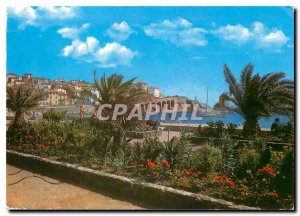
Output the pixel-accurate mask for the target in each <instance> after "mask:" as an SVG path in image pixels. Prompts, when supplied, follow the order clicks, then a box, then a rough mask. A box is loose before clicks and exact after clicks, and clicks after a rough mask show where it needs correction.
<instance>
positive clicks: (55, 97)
mask: <svg viewBox="0 0 300 216" xmlns="http://www.w3.org/2000/svg"><path fill="white" fill-rule="evenodd" d="M6 85H7V86H8V87H12V88H18V86H20V85H27V86H31V87H33V88H34V89H36V90H37V91H39V92H45V93H46V94H45V97H44V99H43V100H41V101H39V108H45V109H47V108H55V109H59V110H66V107H68V111H69V112H71V113H72V112H74V113H76V112H77V111H76V110H77V109H76V108H75V109H71V107H77V106H81V105H82V106H85V107H86V110H87V112H88V113H92V112H93V110H94V105H95V102H96V101H95V98H97V97H99V91H98V89H97V87H96V85H95V84H94V83H88V82H86V81H84V80H75V79H74V80H70V81H66V80H65V79H64V78H63V77H59V78H57V79H54V80H51V79H47V78H42V77H34V76H33V75H32V74H31V73H25V74H24V75H21V76H20V75H17V74H15V73H7V74H6ZM135 86H136V88H137V89H138V90H141V91H144V92H147V93H148V94H149V96H150V97H149V101H146V102H144V103H143V104H144V105H145V106H143V107H144V108H147V106H148V105H149V104H157V105H158V106H159V107H160V108H162V107H164V106H165V105H167V108H168V109H172V108H173V107H174V106H175V105H178V106H179V111H183V104H190V105H191V106H192V107H193V106H194V105H195V104H197V105H198V107H199V108H198V111H199V112H201V113H202V115H207V114H208V115H216V114H217V113H216V112H215V111H214V110H213V109H212V108H211V107H209V106H208V105H207V104H205V103H201V102H199V101H198V100H197V99H196V98H195V99H193V100H191V99H189V98H187V97H186V96H178V95H175V96H164V93H163V91H162V90H161V89H160V88H158V87H155V86H150V85H148V84H147V83H146V82H135Z"/></svg>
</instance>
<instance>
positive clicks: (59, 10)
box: [37, 6, 76, 19]
mask: <svg viewBox="0 0 300 216" xmlns="http://www.w3.org/2000/svg"><path fill="white" fill-rule="evenodd" d="M37 12H38V13H39V14H40V16H42V17H45V18H49V19H69V18H73V17H75V15H76V13H75V10H74V8H73V7H66V6H61V7H53V6H50V7H37Z"/></svg>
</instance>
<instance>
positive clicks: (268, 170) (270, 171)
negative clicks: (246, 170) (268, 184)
mask: <svg viewBox="0 0 300 216" xmlns="http://www.w3.org/2000/svg"><path fill="white" fill-rule="evenodd" d="M257 172H259V173H266V174H268V175H270V176H272V177H275V176H276V172H275V170H274V169H272V168H271V167H263V168H261V169H258V170H257Z"/></svg>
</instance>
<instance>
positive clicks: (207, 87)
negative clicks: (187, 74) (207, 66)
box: [206, 86, 208, 112]
mask: <svg viewBox="0 0 300 216" xmlns="http://www.w3.org/2000/svg"><path fill="white" fill-rule="evenodd" d="M207 106H208V86H207V89H206V112H207Z"/></svg>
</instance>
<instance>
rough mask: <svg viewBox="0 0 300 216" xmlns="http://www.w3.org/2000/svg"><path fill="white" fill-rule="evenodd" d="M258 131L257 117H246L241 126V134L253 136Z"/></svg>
mask: <svg viewBox="0 0 300 216" xmlns="http://www.w3.org/2000/svg"><path fill="white" fill-rule="evenodd" d="M258 131H260V127H259V124H258V118H253V117H249V118H246V121H245V123H244V126H243V136H244V137H251V136H255V135H256V134H257V132H258Z"/></svg>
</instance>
